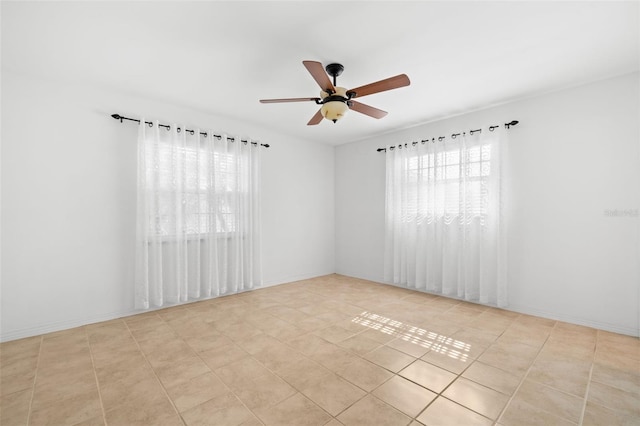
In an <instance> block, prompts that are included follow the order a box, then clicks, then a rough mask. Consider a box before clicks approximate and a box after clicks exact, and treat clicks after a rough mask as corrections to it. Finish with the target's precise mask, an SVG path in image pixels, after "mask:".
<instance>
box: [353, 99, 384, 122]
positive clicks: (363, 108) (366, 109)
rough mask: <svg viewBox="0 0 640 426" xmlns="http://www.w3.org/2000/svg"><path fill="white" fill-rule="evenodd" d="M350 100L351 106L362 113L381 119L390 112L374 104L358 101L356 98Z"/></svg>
mask: <svg viewBox="0 0 640 426" xmlns="http://www.w3.org/2000/svg"><path fill="white" fill-rule="evenodd" d="M349 102H351V106H350V107H349V108H351V109H352V110H354V111H357V112H359V113H361V114H364V115H368V116H369V117H373V118H378V119H380V118H382V117H384V116H385V115H387V114H388V112H387V111H383V110H381V109H378V108H374V107H372V106H369V105H365V104H363V103H360V102H356V101H354V100H351V101H349Z"/></svg>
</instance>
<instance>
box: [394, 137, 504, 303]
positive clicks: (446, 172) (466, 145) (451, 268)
mask: <svg viewBox="0 0 640 426" xmlns="http://www.w3.org/2000/svg"><path fill="white" fill-rule="evenodd" d="M478 133H479V134H478ZM506 146H507V141H506V133H505V132H504V130H502V129H500V128H498V129H495V130H494V131H493V132H491V131H489V129H483V130H482V131H481V132H476V133H475V134H474V135H473V136H471V135H460V136H457V137H456V138H445V139H444V140H442V141H435V142H431V141H429V142H426V143H418V144H416V145H412V144H407V145H406V146H401V147H397V148H395V149H390V148H391V147H387V151H386V238H385V243H386V244H385V280H386V281H387V282H390V283H394V284H397V285H402V286H405V287H408V288H416V289H422V290H426V291H429V292H434V293H440V294H443V295H448V296H453V297H459V298H463V299H466V300H469V301H476V302H480V303H487V304H493V305H497V306H505V305H506V304H507V288H506V248H507V247H506V221H505V214H504V206H505V201H506V200H505V193H506V191H505V179H504V173H505V164H504V159H505V153H506Z"/></svg>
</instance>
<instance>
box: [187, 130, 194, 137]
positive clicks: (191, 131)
mask: <svg viewBox="0 0 640 426" xmlns="http://www.w3.org/2000/svg"><path fill="white" fill-rule="evenodd" d="M187 132H190V133H191V136H193V134H194V133H195V130H187Z"/></svg>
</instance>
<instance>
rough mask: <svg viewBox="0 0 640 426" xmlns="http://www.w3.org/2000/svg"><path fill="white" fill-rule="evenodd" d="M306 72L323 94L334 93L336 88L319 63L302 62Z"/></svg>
mask: <svg viewBox="0 0 640 426" xmlns="http://www.w3.org/2000/svg"><path fill="white" fill-rule="evenodd" d="M302 64H303V65H304V66H305V68H306V69H307V71H309V73H310V74H311V77H313V79H314V80H315V81H316V83H318V86H320V88H321V89H322V90H324V91H325V92H329V91H331V92H335V91H336V88H335V87H333V83H332V82H331V80H330V79H329V76H328V75H327V72H326V71H325V70H324V67H323V66H322V64H321V63H320V62H315V61H302Z"/></svg>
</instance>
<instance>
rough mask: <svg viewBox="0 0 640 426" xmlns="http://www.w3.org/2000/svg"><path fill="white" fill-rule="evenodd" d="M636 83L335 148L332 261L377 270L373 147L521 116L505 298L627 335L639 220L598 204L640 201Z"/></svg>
mask: <svg viewBox="0 0 640 426" xmlns="http://www.w3.org/2000/svg"><path fill="white" fill-rule="evenodd" d="M639 93H640V88H639V74H638V73H634V74H629V75H625V76H620V77H617V78H612V79H609V80H605V81H600V82H596V83H594V84H590V85H586V86H581V87H575V88H571V89H568V90H564V91H561V92H556V93H551V94H546V95H541V96H539V97H535V98H530V99H526V100H521V101H518V102H513V103H510V104H505V105H501V106H497V107H494V108H490V109H486V110H482V111H477V112H473V113H470V114H466V115H462V116H457V117H453V118H450V119H447V120H442V121H439V122H434V123H429V124H425V125H422V126H419V127H415V128H412V129H407V130H403V131H399V132H396V133H393V134H387V135H382V136H379V137H376V138H373V139H369V140H365V141H361V142H356V143H352V144H348V145H343V146H340V147H337V148H336V163H335V164H336V272H337V273H340V274H345V275H349V276H355V277H360V278H366V279H370V280H373V281H379V282H382V281H383V255H384V183H385V176H384V174H385V166H384V162H385V160H384V154H383V153H378V152H376V148H378V147H384V146H385V145H388V144H397V143H400V142H410V141H414V140H420V139H425V138H427V137H429V138H431V137H434V136H435V137H437V136H440V135H445V134H451V133H453V132H457V131H460V130H469V129H476V128H479V127H487V126H488V125H490V124H498V123H504V122H508V121H510V120H512V119H515V120H520V124H518V125H517V126H516V127H513V128H512V130H510V131H509V132H510V133H509V134H510V142H509V162H510V164H511V166H512V175H511V178H510V182H509V183H510V185H511V191H510V192H511V193H510V199H511V202H510V205H509V210H510V212H509V213H510V214H509V216H510V223H509V232H510V238H509V248H510V250H509V256H510V259H509V300H510V304H509V309H512V310H515V311H520V312H524V313H530V314H534V315H540V316H544V317H548V318H553V319H559V320H564V321H568V322H573V323H577V324H584V325H589V326H595V327H598V328H602V329H606V330H611V331H616V332H621V333H626V334H630V335H636V336H637V335H638V334H639V318H640V314H639V300H640V296H639V294H638V292H639V286H640V284H639V283H640V276H639V271H640V265H639V262H640V253H639V244H638V240H639V225H638V222H639V219H638V217H608V216H606V215H605V210H614V209H638V208H639V207H640V144H639V140H640V132H639V116H640V108H639V101H638V95H639ZM425 102H428V99H427V100H425ZM415 107H416V108H420V106H419V105H416V106H415ZM636 211H637V210H636Z"/></svg>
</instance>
